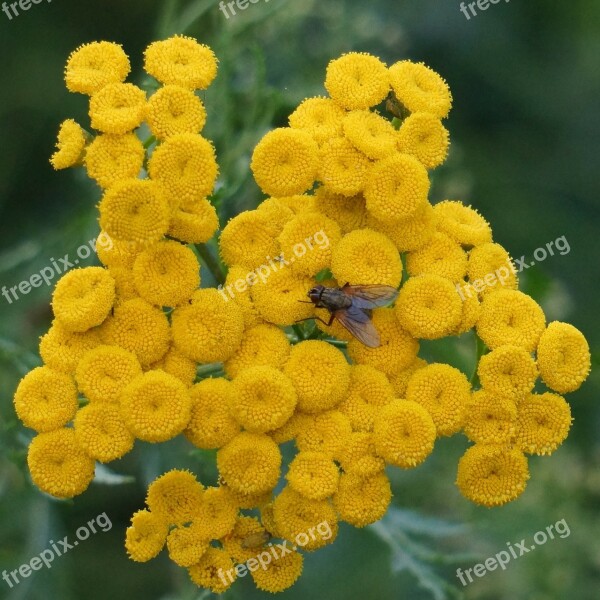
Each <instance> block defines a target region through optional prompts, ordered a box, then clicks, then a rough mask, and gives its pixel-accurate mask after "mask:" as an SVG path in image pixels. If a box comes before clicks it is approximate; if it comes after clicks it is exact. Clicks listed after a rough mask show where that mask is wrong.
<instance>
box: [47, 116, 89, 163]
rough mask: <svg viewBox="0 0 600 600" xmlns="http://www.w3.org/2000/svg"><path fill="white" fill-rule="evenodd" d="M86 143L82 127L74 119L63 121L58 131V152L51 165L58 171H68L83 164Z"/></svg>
mask: <svg viewBox="0 0 600 600" xmlns="http://www.w3.org/2000/svg"><path fill="white" fill-rule="evenodd" d="M85 143H86V134H85V131H84V130H83V129H82V128H81V126H80V125H79V124H78V123H76V122H75V121H74V120H73V119H67V120H66V121H63V122H62V123H61V125H60V129H59V130H58V137H57V140H56V148H57V150H56V152H55V153H54V154H53V155H52V157H51V158H50V163H51V164H52V166H53V167H54V168H55V169H56V170H58V169H68V168H69V167H73V166H75V165H77V164H79V163H81V161H82V159H83V155H84V149H85Z"/></svg>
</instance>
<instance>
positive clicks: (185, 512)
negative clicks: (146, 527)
mask: <svg viewBox="0 0 600 600" xmlns="http://www.w3.org/2000/svg"><path fill="white" fill-rule="evenodd" d="M203 496H204V487H203V485H202V484H201V483H200V482H198V481H197V480H196V477H195V476H194V474H193V473H190V472H189V471H182V470H181V469H173V470H171V471H167V472H166V473H164V474H163V475H161V476H160V477H158V478H156V479H155V480H154V481H153V482H152V483H151V484H150V486H149V487H148V493H147V494H146V504H147V505H148V508H149V509H150V511H151V512H152V513H153V514H155V515H157V516H159V517H161V518H162V519H164V520H165V521H166V522H167V523H169V524H170V525H182V524H183V523H188V522H190V521H193V519H194V517H195V516H196V515H197V514H198V513H199V511H200V509H201V507H202V499H203Z"/></svg>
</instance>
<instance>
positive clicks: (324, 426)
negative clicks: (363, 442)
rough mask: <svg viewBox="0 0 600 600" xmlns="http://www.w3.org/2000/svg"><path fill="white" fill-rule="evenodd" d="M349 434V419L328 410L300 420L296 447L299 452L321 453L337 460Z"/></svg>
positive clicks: (339, 413)
mask: <svg viewBox="0 0 600 600" xmlns="http://www.w3.org/2000/svg"><path fill="white" fill-rule="evenodd" d="M351 433H352V426H351V425H350V419H348V417H347V416H346V415H344V414H343V413H341V412H340V411H339V410H328V411H326V412H323V413H321V414H318V415H310V416H308V417H305V418H303V419H301V420H300V422H299V427H298V431H297V433H296V446H297V447H298V450H300V452H322V453H324V454H327V455H328V456H331V457H332V458H336V459H337V457H338V455H339V453H340V452H341V451H342V449H343V448H344V447H345V446H346V444H347V443H348V440H349V438H350V434H351Z"/></svg>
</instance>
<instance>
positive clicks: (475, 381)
mask: <svg viewBox="0 0 600 600" xmlns="http://www.w3.org/2000/svg"><path fill="white" fill-rule="evenodd" d="M487 351H488V348H487V346H486V345H485V344H484V343H483V342H482V341H481V339H480V338H479V336H478V335H477V334H475V367H474V368H473V374H472V375H471V386H473V387H475V386H478V385H479V376H478V375H477V367H478V366H479V359H480V358H481V357H482V356H483V355H484V354H486V353H487Z"/></svg>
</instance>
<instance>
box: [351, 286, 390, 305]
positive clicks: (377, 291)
mask: <svg viewBox="0 0 600 600" xmlns="http://www.w3.org/2000/svg"><path fill="white" fill-rule="evenodd" d="M342 291H343V292H344V293H345V294H348V296H350V297H351V298H352V304H353V305H354V306H358V308H379V307H381V306H386V305H388V304H391V303H392V302H393V301H394V300H395V299H396V298H397V296H398V290H397V289H396V288H394V287H392V286H391V285H348V284H346V285H345V286H344V287H343V288H342Z"/></svg>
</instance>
